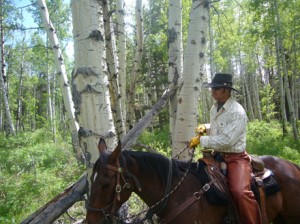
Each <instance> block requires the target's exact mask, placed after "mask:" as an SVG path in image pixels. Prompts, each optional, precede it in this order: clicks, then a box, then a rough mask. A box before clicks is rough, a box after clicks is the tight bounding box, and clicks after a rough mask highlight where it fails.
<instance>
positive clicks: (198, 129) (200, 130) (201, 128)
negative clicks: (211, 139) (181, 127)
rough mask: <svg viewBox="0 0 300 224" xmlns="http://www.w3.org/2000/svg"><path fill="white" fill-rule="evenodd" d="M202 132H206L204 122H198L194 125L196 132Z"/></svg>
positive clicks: (200, 133)
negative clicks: (197, 124)
mask: <svg viewBox="0 0 300 224" xmlns="http://www.w3.org/2000/svg"><path fill="white" fill-rule="evenodd" d="M204 133H206V126H205V125H204V124H200V125H199V126H198V127H196V134H199V135H202V134H204Z"/></svg>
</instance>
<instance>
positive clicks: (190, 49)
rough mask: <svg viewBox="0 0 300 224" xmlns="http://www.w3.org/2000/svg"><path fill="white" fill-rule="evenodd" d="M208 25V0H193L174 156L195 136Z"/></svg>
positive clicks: (179, 101) (186, 155) (178, 107)
mask: <svg viewBox="0 0 300 224" xmlns="http://www.w3.org/2000/svg"><path fill="white" fill-rule="evenodd" d="M207 28H208V2H207V1H206V0H196V1H193V5H192V7H191V12H190V23H189V29H188V39H187V44H186V49H185V51H184V62H183V73H182V74H183V75H182V77H183V84H182V86H181V89H180V91H179V96H178V106H177V116H176V125H175V134H174V139H175V142H174V145H173V146H174V147H173V156H174V155H176V154H177V153H178V152H179V151H181V150H182V149H184V148H185V147H186V146H187V141H189V139H190V138H191V137H193V136H194V135H195V127H196V126H197V111H198V105H199V102H198V99H199V92H200V91H199V88H201V81H202V80H201V79H202V74H203V73H202V69H203V65H204V47H205V44H206V34H207ZM179 159H182V160H188V159H189V157H188V152H187V151H185V153H183V154H181V156H180V157H179Z"/></svg>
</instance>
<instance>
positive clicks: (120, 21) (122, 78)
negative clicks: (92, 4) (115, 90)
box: [116, 0, 127, 132]
mask: <svg viewBox="0 0 300 224" xmlns="http://www.w3.org/2000/svg"><path fill="white" fill-rule="evenodd" d="M116 10H117V14H116V17H117V24H116V26H117V28H116V30H117V32H116V36H117V46H118V52H117V53H118V59H119V88H120V100H121V106H122V108H121V110H122V112H121V113H122V116H123V119H124V121H126V67H127V66H126V34H125V20H124V15H125V10H124V0H117V1H116ZM125 132H126V130H125Z"/></svg>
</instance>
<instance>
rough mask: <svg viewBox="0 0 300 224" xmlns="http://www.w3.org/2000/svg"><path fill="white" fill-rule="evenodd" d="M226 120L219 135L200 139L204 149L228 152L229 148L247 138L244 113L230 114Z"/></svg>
mask: <svg viewBox="0 0 300 224" xmlns="http://www.w3.org/2000/svg"><path fill="white" fill-rule="evenodd" d="M226 120H227V121H226V122H225V126H224V127H223V128H222V130H221V131H220V132H219V134H218V135H214V136H202V137H201V138H200V143H201V145H202V146H203V147H207V148H212V149H218V150H219V151H224V152H226V151H227V150H226V149H227V148H228V149H229V148H230V147H232V146H234V145H235V144H236V143H237V142H238V141H239V140H240V139H241V138H245V136H246V126H247V116H246V115H245V114H244V113H241V112H234V113H229V114H228V115H227V117H226ZM222 149H223V150H222Z"/></svg>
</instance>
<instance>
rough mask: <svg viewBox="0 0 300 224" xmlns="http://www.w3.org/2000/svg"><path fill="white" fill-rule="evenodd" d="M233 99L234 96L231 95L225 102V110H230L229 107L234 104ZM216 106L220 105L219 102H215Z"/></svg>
mask: <svg viewBox="0 0 300 224" xmlns="http://www.w3.org/2000/svg"><path fill="white" fill-rule="evenodd" d="M232 101H233V99H232V96H230V97H229V98H228V99H227V100H226V102H225V103H224V105H223V107H222V108H224V110H228V108H229V107H230V105H231V104H232ZM215 106H216V107H218V102H216V103H215Z"/></svg>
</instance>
